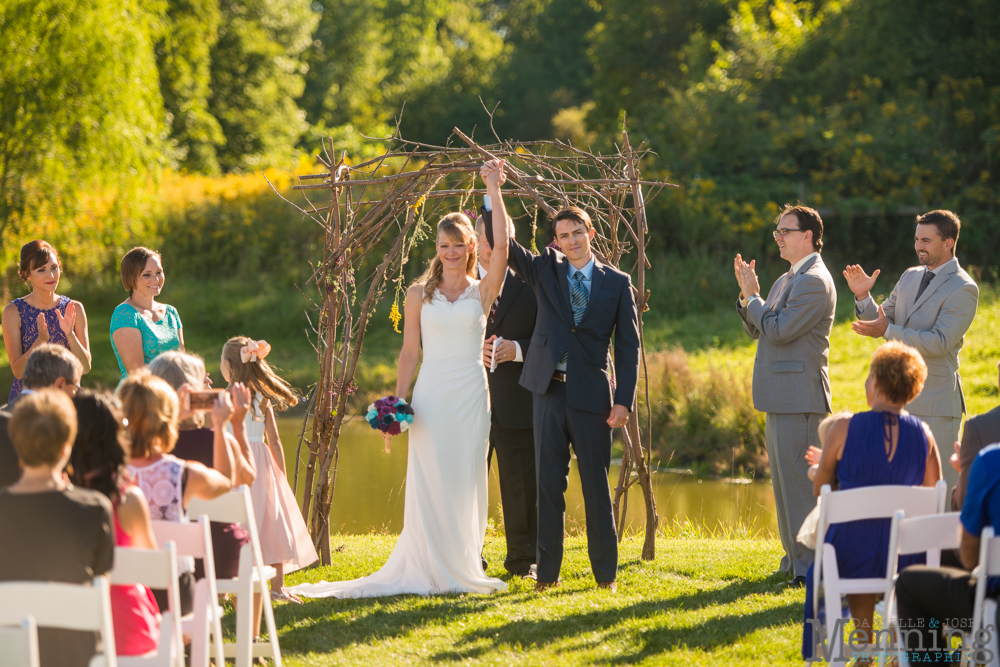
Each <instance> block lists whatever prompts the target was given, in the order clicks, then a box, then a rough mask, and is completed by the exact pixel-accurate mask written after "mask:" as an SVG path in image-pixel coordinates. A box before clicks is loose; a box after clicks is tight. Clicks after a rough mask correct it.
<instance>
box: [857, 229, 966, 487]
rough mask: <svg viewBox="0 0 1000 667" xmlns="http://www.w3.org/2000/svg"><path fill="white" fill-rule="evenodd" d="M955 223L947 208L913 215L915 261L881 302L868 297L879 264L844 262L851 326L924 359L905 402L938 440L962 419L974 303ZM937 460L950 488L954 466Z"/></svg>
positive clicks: (946, 440) (949, 437)
mask: <svg viewBox="0 0 1000 667" xmlns="http://www.w3.org/2000/svg"><path fill="white" fill-rule="evenodd" d="M961 227H962V223H961V221H960V220H959V219H958V216H957V215H955V214H954V213H952V212H951V211H931V212H930V213H925V214H924V215H921V216H918V217H917V230H916V233H915V234H914V237H913V247H914V250H916V252H917V260H918V261H919V262H920V265H919V266H914V267H912V268H909V269H907V270H906V272H905V273H904V274H903V275H902V277H900V279H899V282H897V283H896V286H895V287H893V288H892V294H890V295H889V298H888V299H886V300H885V303H883V304H882V305H876V304H875V302H874V300H872V297H871V289H872V287H874V286H875V279H876V278H878V275H879V273H880V270H879V269H876V270H875V271H874V272H873V273H872V275H871V276H869V275H868V274H867V273H865V270H864V269H863V268H861V266H859V265H857V264H855V265H852V266H848V267H847V268H846V269H845V270H844V277H845V278H847V284H848V285H849V286H850V288H851V291H852V292H854V298H855V304H854V309H855V313H856V314H857V316H858V320H859V321H857V322H854V323H853V324H852V325H851V326H852V327H853V328H854V331H855V332H857V333H858V334H861V335H862V336H871V337H872V338H885V339H886V340H899V341H902V342H904V343H906V344H907V345H909V346H910V347H914V348H916V349H917V351H919V352H920V354H921V355H922V356H923V358H924V361H925V362H926V363H927V382H926V383H925V384H924V390H923V391H922V392H920V395H919V396H917V397H916V398H915V399H913V401H912V402H911V403H910V404H909V405H907V406H906V409H907V410H908V411H909V412H910V414H912V415H914V416H917V417H920V418H921V419H922V420H924V422H925V423H926V424H927V425H928V426H930V427H931V432H932V433H933V434H934V439H935V440H936V441H937V442H939V443H942V445H947V444H950V443H953V442H955V441H956V440H957V439H958V431H959V428H960V427H961V425H962V415H963V414H964V413H965V397H964V396H963V395H962V377H961V375H959V372H958V365H959V364H958V353H959V351H960V350H961V349H962V344H963V343H964V342H965V332H966V331H968V330H969V326H970V325H971V324H972V320H973V319H974V318H975V316H976V307H977V306H978V304H979V287H977V286H976V283H975V282H974V281H973V280H972V278H971V277H970V276H969V274H968V273H966V272H965V270H963V269H962V267H961V266H959V264H958V259H957V258H956V257H955V245H956V244H957V243H958V233H959V231H960V230H961ZM944 455H945V456H947V455H948V454H947V452H945V453H944ZM943 468H944V478H945V480H946V481H947V482H948V486H949V488H954V487H955V485H956V484H957V482H958V473H957V472H956V471H955V470H954V468H953V467H952V466H943Z"/></svg>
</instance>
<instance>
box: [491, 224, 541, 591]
mask: <svg viewBox="0 0 1000 667" xmlns="http://www.w3.org/2000/svg"><path fill="white" fill-rule="evenodd" d="M476 234H477V235H478V236H479V277H480V278H482V277H483V276H485V275H486V273H487V272H488V271H489V270H490V257H491V256H492V254H493V248H492V246H491V245H490V243H489V241H488V240H487V238H486V229H485V224H484V219H483V218H479V220H478V221H477V223H476ZM511 237H512V238H513V226H511ZM537 313H538V305H537V302H536V301H535V293H534V292H533V291H532V290H531V289H530V288H529V287H528V286H527V285H525V284H524V283H523V282H522V281H521V279H520V278H518V277H517V276H515V275H514V274H513V273H512V272H511V271H510V269H507V277H506V278H504V282H503V287H502V288H501V289H500V295H499V296H498V297H497V298H496V301H495V302H494V304H493V307H492V308H490V314H489V316H488V317H487V319H486V341H485V343H484V345H483V365H485V366H486V368H491V367H492V366H493V356H494V355H493V348H494V345H495V346H496V366H495V368H494V369H493V370H491V371H490V372H489V373H487V375H486V377H487V378H488V380H489V385H490V407H491V413H492V417H491V423H490V450H489V453H488V454H487V455H486V460H487V461H489V460H490V458H491V457H492V456H493V452H496V454H497V472H498V473H499V477H500V502H501V504H502V505H503V526H504V536H505V537H506V540H507V557H506V558H505V559H504V563H503V565H504V568H505V569H506V570H507V571H508V572H510V573H511V574H513V575H515V576H519V577H528V578H534V577H535V557H536V556H535V553H536V550H537V546H538V545H537V538H538V508H537V503H536V497H537V489H536V482H535V436H534V432H533V431H532V410H531V404H532V400H533V399H532V396H531V392H530V391H528V390H527V389H525V388H524V387H522V386H521V385H520V384H518V380H519V379H520V377H521V371H522V370H523V367H524V355H525V354H526V353H527V352H528V349H529V348H530V345H531V334H532V332H533V331H534V329H535V316H536V315H537ZM497 339H500V342H499V343H494V342H495V341H496V340H497Z"/></svg>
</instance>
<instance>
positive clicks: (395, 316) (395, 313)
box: [389, 292, 403, 333]
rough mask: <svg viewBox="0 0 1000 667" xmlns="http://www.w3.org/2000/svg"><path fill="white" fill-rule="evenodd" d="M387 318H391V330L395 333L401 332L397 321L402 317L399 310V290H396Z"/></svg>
mask: <svg viewBox="0 0 1000 667" xmlns="http://www.w3.org/2000/svg"><path fill="white" fill-rule="evenodd" d="M389 319H390V320H392V330H393V331H395V332H396V333H403V332H402V331H400V330H399V322H400V321H401V320H402V319H403V314H402V313H400V312H399V292H396V299H395V300H394V301H393V302H392V310H390V311H389Z"/></svg>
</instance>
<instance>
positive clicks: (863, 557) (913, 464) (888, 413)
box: [802, 341, 941, 660]
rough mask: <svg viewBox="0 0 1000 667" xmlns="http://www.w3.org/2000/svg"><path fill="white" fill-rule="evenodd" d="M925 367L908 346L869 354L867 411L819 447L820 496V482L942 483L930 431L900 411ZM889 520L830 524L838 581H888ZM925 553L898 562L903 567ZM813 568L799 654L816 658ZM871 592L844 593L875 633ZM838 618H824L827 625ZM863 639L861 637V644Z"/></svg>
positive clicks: (861, 624)
mask: <svg viewBox="0 0 1000 667" xmlns="http://www.w3.org/2000/svg"><path fill="white" fill-rule="evenodd" d="M926 378H927V365H926V364H925V363H924V360H923V358H922V357H921V356H920V353H919V352H917V351H916V350H915V349H913V348H912V347H909V346H908V345H905V344H903V343H900V342H898V341H893V342H890V343H885V344H884V345H882V346H880V347H879V348H878V349H877V350H875V354H873V355H872V363H871V369H870V371H869V373H868V379H867V380H866V381H865V396H866V398H867V399H868V406H869V407H870V408H871V410H870V411H868V412H861V413H858V414H856V415H853V416H851V417H843V418H841V419H839V420H837V422H836V423H834V424H833V426H831V428H830V434H829V436H828V437H827V439H826V442H825V443H824V444H823V453H822V455H821V456H820V460H819V468H818V469H817V471H816V478H815V479H814V480H813V491H814V493H815V494H816V495H817V496H818V495H819V494H820V491H821V489H822V487H823V485H824V484H830V485H834V484H836V485H837V488H839V489H840V490H842V491H844V490H848V489H856V488H860V487H864V486H882V485H900V486H934V485H935V484H936V483H937V481H938V480H939V479H941V462H940V460H939V459H938V453H937V446H936V445H935V443H934V436H933V435H932V434H931V431H930V428H928V426H927V425H926V424H924V423H923V422H922V421H921V420H919V419H917V418H916V417H914V416H912V415H910V414H908V413H907V412H906V410H904V407H905V406H906V404H907V403H909V402H910V401H912V400H913V399H914V398H915V397H916V396H917V395H918V394H919V393H920V390H921V389H922V388H923V386H924V380H925V379H926ZM890 524H891V520H890V519H869V520H866V521H849V522H846V523H839V524H832V525H830V526H829V527H828V528H827V531H826V543H827V544H832V545H833V546H834V547H835V548H836V550H837V567H838V569H839V571H840V576H842V577H847V578H874V577H884V576H885V565H886V559H887V558H888V553H889V527H890ZM922 559H923V556H922V555H919V556H916V557H913V556H910V557H902V558H900V567H901V568H902V567H906V566H907V565H909V564H910V563H912V562H915V560H921V561H922ZM812 578H813V568H812V567H810V568H809V573H808V575H807V577H806V608H805V619H806V623H805V624H804V628H803V633H802V655H803V657H804V658H806V659H807V660H808V659H809V658H811V657H812V654H813V648H814V644H813V637H812V625H811V624H810V623H808V620H809V619H810V618H812V605H813V602H812ZM877 597H878V596H877V595H875V594H858V595H848V596H847V604H848V606H849V607H850V609H851V616H852V617H853V618H855V619H856V622H857V623H858V625H856V626H855V627H856V629H858V630H860V631H861V632H862V634H864V633H867V630H866V629H865V628H872V627H873V625H872V623H873V621H874V612H875V602H876V599H877ZM835 620H836V619H831V618H828V619H826V622H827V623H833V622H834V621H835ZM863 641H866V640H865V639H863V638H862V639H860V642H863Z"/></svg>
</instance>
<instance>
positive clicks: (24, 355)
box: [3, 240, 91, 404]
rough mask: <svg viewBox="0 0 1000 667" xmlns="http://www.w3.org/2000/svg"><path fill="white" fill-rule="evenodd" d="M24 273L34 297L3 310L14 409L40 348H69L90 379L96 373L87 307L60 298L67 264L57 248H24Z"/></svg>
mask: <svg viewBox="0 0 1000 667" xmlns="http://www.w3.org/2000/svg"><path fill="white" fill-rule="evenodd" d="M19 269H20V273H21V280H23V281H24V282H26V283H27V284H28V285H29V286H31V293H30V294H28V295H27V296H23V297H21V298H19V299H14V300H13V301H11V302H10V303H9V304H7V307H6V308H4V309H3V341H4V346H5V347H6V348H7V359H8V360H10V369H11V371H12V372H13V373H14V383H13V384H12V385H11V387H10V395H9V396H8V398H7V402H8V404H11V403H13V402H14V401H15V400H17V397H18V396H20V395H21V376H22V375H23V374H24V364H25V362H26V361H27V360H28V355H29V354H31V353H32V352H34V350H35V348H37V347H38V346H39V345H43V344H45V343H55V344H58V345H63V346H64V347H66V348H68V349H69V351H70V352H72V353H73V354H74V355H76V357H77V358H78V359H79V360H80V363H81V364H82V365H83V372H84V373H89V372H90V362H91V356H90V336H89V334H88V332H87V313H86V311H84V309H83V304H82V303H80V302H79V301H73V300H72V299H70V298H69V297H68V296H60V295H58V294H56V288H58V287H59V277H60V276H61V275H62V264H60V262H59V255H57V254H56V251H55V248H53V247H52V246H51V245H49V244H48V243H46V242H45V241H40V240H36V241H32V242H30V243H26V244H24V245H23V246H22V247H21V264H20V266H19Z"/></svg>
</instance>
